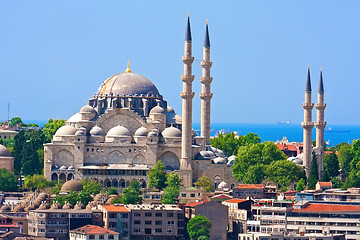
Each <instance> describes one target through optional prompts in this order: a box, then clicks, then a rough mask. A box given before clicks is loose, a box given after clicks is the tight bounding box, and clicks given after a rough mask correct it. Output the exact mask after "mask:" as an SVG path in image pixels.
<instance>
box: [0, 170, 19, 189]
mask: <svg viewBox="0 0 360 240" xmlns="http://www.w3.org/2000/svg"><path fill="white" fill-rule="evenodd" d="M0 190H1V191H4V192H10V191H17V190H18V186H17V179H16V177H15V176H14V175H13V174H12V173H11V172H10V171H8V170H6V169H5V168H1V169H0Z"/></svg>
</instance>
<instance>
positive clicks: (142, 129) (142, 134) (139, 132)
mask: <svg viewBox="0 0 360 240" xmlns="http://www.w3.org/2000/svg"><path fill="white" fill-rule="evenodd" d="M148 133H149V130H148V129H147V128H146V127H140V128H138V130H136V131H135V134H134V137H146V136H147V135H148Z"/></svg>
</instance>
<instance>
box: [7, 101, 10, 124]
mask: <svg viewBox="0 0 360 240" xmlns="http://www.w3.org/2000/svg"><path fill="white" fill-rule="evenodd" d="M7 120H8V123H10V103H8V119H7Z"/></svg>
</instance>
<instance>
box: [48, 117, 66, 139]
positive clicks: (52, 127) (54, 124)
mask: <svg viewBox="0 0 360 240" xmlns="http://www.w3.org/2000/svg"><path fill="white" fill-rule="evenodd" d="M64 125H65V120H64V119H55V120H53V119H52V118H50V119H49V121H48V122H47V123H45V124H44V130H43V131H44V134H45V137H46V142H51V139H52V137H53V136H54V134H55V133H56V131H57V130H58V129H59V128H60V127H62V126H64Z"/></svg>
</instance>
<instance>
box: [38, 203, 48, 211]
mask: <svg viewBox="0 0 360 240" xmlns="http://www.w3.org/2000/svg"><path fill="white" fill-rule="evenodd" d="M49 208H50V205H49V204H48V203H46V202H42V203H41V204H40V206H39V208H38V209H39V210H45V209H49Z"/></svg>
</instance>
